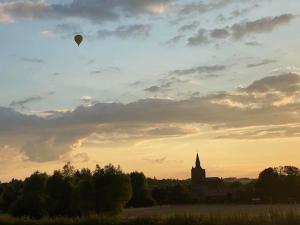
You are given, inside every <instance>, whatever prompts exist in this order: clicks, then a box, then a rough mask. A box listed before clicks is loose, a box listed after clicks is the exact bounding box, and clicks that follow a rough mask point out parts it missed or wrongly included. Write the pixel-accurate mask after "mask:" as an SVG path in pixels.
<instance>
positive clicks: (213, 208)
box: [122, 204, 300, 218]
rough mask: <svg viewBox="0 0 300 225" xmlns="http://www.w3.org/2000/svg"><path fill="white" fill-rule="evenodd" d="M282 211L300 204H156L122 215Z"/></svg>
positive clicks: (297, 210) (298, 209)
mask: <svg viewBox="0 0 300 225" xmlns="http://www.w3.org/2000/svg"><path fill="white" fill-rule="evenodd" d="M271 211H272V212H275V211H276V212H280V213H289V212H291V211H292V212H294V213H299V214H300V205H297V204H293V205H229V204H226V205H225V204H224V205H178V206H156V207H151V208H132V209H125V210H124V212H123V213H122V217H125V218H128V217H144V216H147V217H152V216H160V217H162V216H164V217H168V216H174V215H186V214H188V215H192V216H206V215H215V216H228V215H239V214H247V215H252V216H255V215H260V214H266V213H269V212H271Z"/></svg>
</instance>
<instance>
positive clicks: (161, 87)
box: [144, 82, 172, 93]
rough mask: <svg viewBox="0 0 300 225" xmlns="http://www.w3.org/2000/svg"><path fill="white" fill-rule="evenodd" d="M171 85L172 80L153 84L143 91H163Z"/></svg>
mask: <svg viewBox="0 0 300 225" xmlns="http://www.w3.org/2000/svg"><path fill="white" fill-rule="evenodd" d="M171 86H172V82H163V83H162V84H161V85H159V86H158V85H154V86H151V87H148V88H145V89H144V91H146V92H150V93H156V92H165V91H168V90H170V87H171Z"/></svg>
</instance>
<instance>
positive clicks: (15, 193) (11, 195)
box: [1, 179, 23, 212]
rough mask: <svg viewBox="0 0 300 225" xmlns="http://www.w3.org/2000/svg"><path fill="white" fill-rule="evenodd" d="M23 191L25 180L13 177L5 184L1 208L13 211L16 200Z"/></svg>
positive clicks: (5, 210)
mask: <svg viewBox="0 0 300 225" xmlns="http://www.w3.org/2000/svg"><path fill="white" fill-rule="evenodd" d="M22 191H23V182H22V181H20V180H15V179H13V180H12V181H11V182H9V183H8V184H6V185H5V186H4V185H3V191H2V195H1V209H2V210H3V211H4V212H11V211H12V206H13V204H14V202H16V201H17V199H19V198H20V197H21V194H22Z"/></svg>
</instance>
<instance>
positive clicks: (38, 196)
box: [12, 172, 48, 219]
mask: <svg viewBox="0 0 300 225" xmlns="http://www.w3.org/2000/svg"><path fill="white" fill-rule="evenodd" d="M47 179H48V176H47V174H45V173H39V172H35V173H33V174H32V175H31V176H30V177H29V178H26V179H25V181H24V188H23V193H22V195H21V198H19V199H17V201H15V202H14V204H13V207H12V214H13V215H14V216H25V215H26V216H29V217H30V218H35V219H39V218H41V217H43V216H46V215H47V208H46V191H45V190H46V183H47Z"/></svg>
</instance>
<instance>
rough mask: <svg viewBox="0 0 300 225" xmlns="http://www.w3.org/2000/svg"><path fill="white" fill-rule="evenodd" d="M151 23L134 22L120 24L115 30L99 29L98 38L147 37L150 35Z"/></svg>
mask: <svg viewBox="0 0 300 225" xmlns="http://www.w3.org/2000/svg"><path fill="white" fill-rule="evenodd" d="M150 31H151V25H149V24H133V25H126V26H119V27H117V28H116V29H115V30H98V32H97V37H98V38H107V37H117V38H121V39H126V38H129V37H134V38H146V37H148V36H149V35H150Z"/></svg>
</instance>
